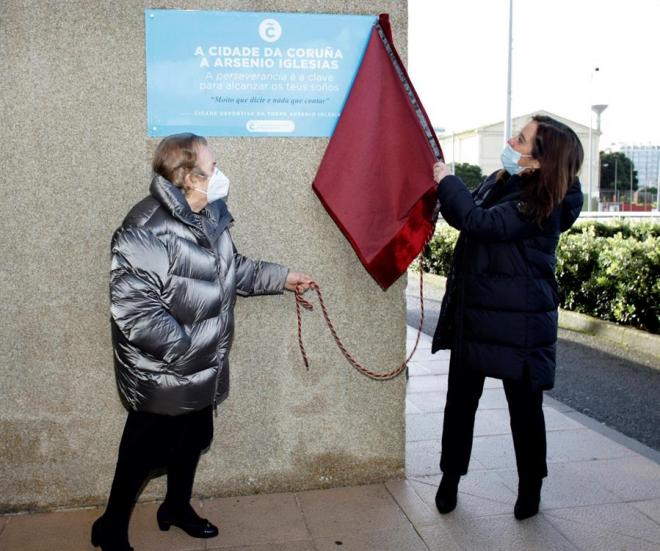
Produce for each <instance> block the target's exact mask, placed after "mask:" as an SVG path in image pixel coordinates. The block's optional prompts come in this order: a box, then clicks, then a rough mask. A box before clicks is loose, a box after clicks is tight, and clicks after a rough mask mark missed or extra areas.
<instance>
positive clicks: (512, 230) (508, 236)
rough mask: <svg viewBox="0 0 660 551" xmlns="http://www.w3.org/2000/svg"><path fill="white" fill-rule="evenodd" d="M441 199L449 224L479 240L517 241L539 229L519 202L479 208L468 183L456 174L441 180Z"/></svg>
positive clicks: (442, 211) (443, 214)
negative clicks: (523, 211) (528, 217)
mask: <svg viewBox="0 0 660 551" xmlns="http://www.w3.org/2000/svg"><path fill="white" fill-rule="evenodd" d="M438 199H439V200H440V212H441V213H442V216H443V218H444V219H445V220H446V221H447V223H448V224H449V225H450V226H452V227H454V228H456V229H457V230H460V231H462V232H465V233H466V234H467V235H468V236H469V237H472V238H475V239H478V240H479V241H484V242H498V241H499V242H502V241H513V240H518V239H524V238H527V237H531V236H532V235H534V234H536V233H538V231H539V228H538V227H537V226H535V225H534V223H532V222H529V221H528V220H526V219H525V217H524V216H523V214H522V213H521V212H520V211H519V210H518V204H517V202H516V201H509V202H506V203H502V204H499V205H495V206H493V207H490V208H486V209H484V208H481V207H478V206H477V205H476V204H475V202H474V197H473V196H472V194H471V193H470V192H469V191H468V189H467V187H465V184H464V183H463V182H462V181H461V180H460V178H458V177H456V176H451V175H450V176H445V177H444V178H443V179H442V180H441V181H440V184H439V185H438Z"/></svg>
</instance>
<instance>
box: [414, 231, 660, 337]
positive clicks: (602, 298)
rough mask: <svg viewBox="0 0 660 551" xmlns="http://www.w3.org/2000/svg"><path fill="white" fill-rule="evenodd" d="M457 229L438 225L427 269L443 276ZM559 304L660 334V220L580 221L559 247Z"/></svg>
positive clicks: (428, 250)
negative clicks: (655, 221) (655, 222)
mask: <svg viewBox="0 0 660 551" xmlns="http://www.w3.org/2000/svg"><path fill="white" fill-rule="evenodd" d="M457 238H458V232H457V231H456V230H455V229H453V228H451V227H450V226H448V225H446V224H443V225H442V226H440V227H439V228H438V230H437V232H436V235H435V236H434V238H433V240H432V241H431V243H430V244H429V247H428V248H427V250H426V253H425V255H424V256H425V263H426V267H427V269H428V270H429V271H430V272H432V273H436V274H440V275H445V276H446V275H447V272H448V270H449V266H450V264H451V258H452V254H453V249H454V245H455V244H456V239H457ZM557 281H558V282H559V290H560V297H561V307H562V308H565V309H567V310H574V311H576V312H582V313H584V314H588V315H590V316H595V317H598V318H601V319H604V320H608V321H614V322H617V323H622V324H625V325H632V326H635V327H638V328H640V329H644V330H646V331H650V332H652V333H660V224H652V223H646V222H645V223H626V222H615V223H611V224H603V223H600V222H584V223H580V224H576V225H575V226H573V228H571V230H569V231H568V232H566V233H564V234H562V236H561V239H560V241H559V246H558V248H557Z"/></svg>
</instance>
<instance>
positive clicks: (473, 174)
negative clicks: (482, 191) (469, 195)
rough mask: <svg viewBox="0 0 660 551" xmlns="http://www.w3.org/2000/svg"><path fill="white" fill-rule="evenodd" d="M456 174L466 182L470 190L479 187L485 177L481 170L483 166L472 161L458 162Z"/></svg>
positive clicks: (455, 169)
mask: <svg viewBox="0 0 660 551" xmlns="http://www.w3.org/2000/svg"><path fill="white" fill-rule="evenodd" d="M454 174H456V176H458V177H459V178H460V179H461V180H463V182H465V185H466V186H467V187H468V189H469V190H470V191H472V190H475V189H477V188H478V187H479V186H480V185H481V182H483V181H484V178H485V176H484V175H483V173H482V172H481V168H479V167H478V166H477V165H471V164H470V163H457V164H456V167H455V168H454Z"/></svg>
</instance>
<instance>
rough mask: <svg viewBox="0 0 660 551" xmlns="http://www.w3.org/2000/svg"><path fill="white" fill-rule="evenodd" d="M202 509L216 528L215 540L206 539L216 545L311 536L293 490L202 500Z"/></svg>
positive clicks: (273, 541)
mask: <svg viewBox="0 0 660 551" xmlns="http://www.w3.org/2000/svg"><path fill="white" fill-rule="evenodd" d="M202 513H203V516H205V517H206V518H208V519H209V520H211V521H212V522H214V523H217V525H218V528H219V529H220V536H219V537H218V538H217V539H218V543H217V544H216V542H215V541H212V540H209V545H215V546H216V547H219V548H222V547H232V546H234V547H235V546H240V545H244V546H245V545H252V546H256V545H265V544H269V545H272V544H280V543H286V542H291V541H304V540H309V539H311V538H310V534H309V531H308V530H307V526H306V524H305V518H304V516H303V512H302V510H301V509H300V506H299V503H298V500H297V497H296V495H295V494H293V493H283V494H263V495H254V496H244V497H228V498H221V499H209V500H204V502H203V508H202Z"/></svg>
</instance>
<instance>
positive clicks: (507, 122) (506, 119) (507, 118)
mask: <svg viewBox="0 0 660 551" xmlns="http://www.w3.org/2000/svg"><path fill="white" fill-rule="evenodd" d="M512 50H513V0H509V41H508V43H507V71H506V116H505V117H504V145H505V146H506V143H507V141H508V140H509V138H510V137H511V70H512V67H511V53H512Z"/></svg>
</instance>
